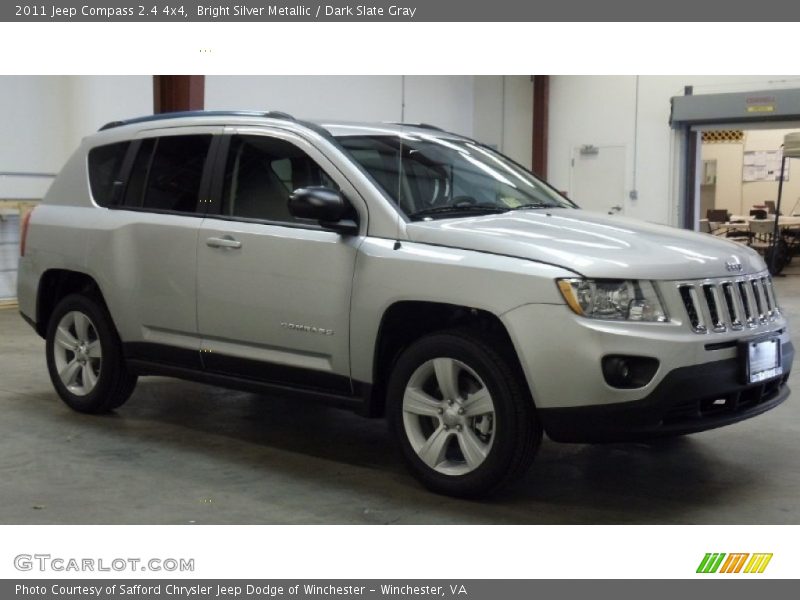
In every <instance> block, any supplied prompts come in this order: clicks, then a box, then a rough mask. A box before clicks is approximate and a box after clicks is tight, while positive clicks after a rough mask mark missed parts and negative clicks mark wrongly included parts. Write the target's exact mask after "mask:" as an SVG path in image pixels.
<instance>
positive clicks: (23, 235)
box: [19, 208, 35, 256]
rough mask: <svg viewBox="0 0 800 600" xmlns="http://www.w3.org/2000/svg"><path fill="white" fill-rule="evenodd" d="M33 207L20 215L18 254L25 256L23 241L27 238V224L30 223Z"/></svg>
mask: <svg viewBox="0 0 800 600" xmlns="http://www.w3.org/2000/svg"><path fill="white" fill-rule="evenodd" d="M34 210H35V209H34V208H32V209H31V210H29V211H28V212H26V213H25V216H23V217H22V231H21V232H20V236H19V255H20V256H25V242H26V241H27V240H28V225H30V223H31V215H32V214H33V211H34Z"/></svg>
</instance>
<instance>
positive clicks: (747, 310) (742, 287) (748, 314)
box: [737, 281, 755, 327]
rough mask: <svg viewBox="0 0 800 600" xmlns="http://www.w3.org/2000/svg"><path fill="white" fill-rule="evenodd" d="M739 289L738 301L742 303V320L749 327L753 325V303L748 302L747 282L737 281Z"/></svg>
mask: <svg viewBox="0 0 800 600" xmlns="http://www.w3.org/2000/svg"><path fill="white" fill-rule="evenodd" d="M737 287H738V288H739V299H740V300H741V301H742V308H743V309H744V320H745V322H746V323H747V324H748V325H749V326H750V327H753V326H754V325H755V318H754V317H753V303H752V302H751V301H750V294H748V293H747V288H748V287H749V286H748V285H747V282H745V281H739V282H738V283H737Z"/></svg>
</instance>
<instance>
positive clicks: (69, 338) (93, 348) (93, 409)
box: [46, 294, 136, 413]
mask: <svg viewBox="0 0 800 600" xmlns="http://www.w3.org/2000/svg"><path fill="white" fill-rule="evenodd" d="M46 352H47V369H48V371H49V373H50V380H51V381H52V382H53V387H55V389H56V391H57V392H58V395H59V396H61V399H62V400H63V401H64V402H65V403H66V404H67V405H68V406H69V407H70V408H72V409H74V410H77V411H79V412H84V413H104V412H108V411H110V410H113V409H115V408H117V407H119V406H121V405H122V404H123V403H124V402H125V401H126V400H127V399H128V397H129V396H130V395H131V393H132V392H133V389H134V387H135V385H136V376H135V375H131V374H129V373H128V371H127V369H126V368H125V362H124V359H123V357H122V349H121V344H120V342H119V337H118V336H117V332H116V330H115V329H114V326H113V323H112V322H111V317H110V316H109V314H108V312H107V311H106V309H105V307H104V306H102V305H101V304H99V303H98V302H96V301H95V300H94V299H93V298H90V297H88V296H83V295H78V294H73V295H71V296H67V297H66V298H64V299H63V300H62V301H61V302H59V303H58V306H56V308H55V310H54V311H53V314H52V316H51V318H50V323H49V326H48V328H47V343H46Z"/></svg>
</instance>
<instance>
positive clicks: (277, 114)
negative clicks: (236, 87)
mask: <svg viewBox="0 0 800 600" xmlns="http://www.w3.org/2000/svg"><path fill="white" fill-rule="evenodd" d="M187 117H267V118H270V119H285V120H287V121H296V120H297V119H295V118H294V117H293V116H292V115H290V114H289V113H285V112H281V111H278V110H268V111H265V112H258V111H254V110H186V111H179V112H168V113H159V114H157V115H146V116H144V117H135V118H133V119H125V120H123V121H111V122H110V123H106V124H105V125H103V126H102V127H101V128H100V129H98V131H105V130H106V129H113V128H114V127H122V126H123V125H133V124H135V123H148V122H150V121H163V120H165V119H183V118H187Z"/></svg>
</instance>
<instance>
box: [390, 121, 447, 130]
mask: <svg viewBox="0 0 800 600" xmlns="http://www.w3.org/2000/svg"><path fill="white" fill-rule="evenodd" d="M389 125H404V126H406V127H417V128H419V129H432V130H434V131H445V130H444V129H442V128H441V127H437V126H436V125H431V124H430V123H401V122H399V121H391V122H389Z"/></svg>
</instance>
